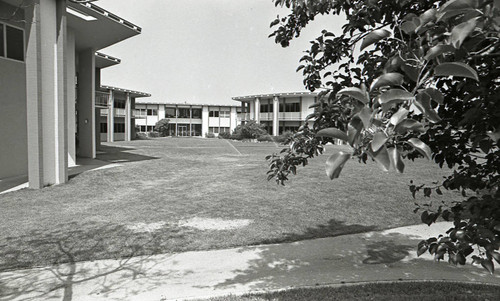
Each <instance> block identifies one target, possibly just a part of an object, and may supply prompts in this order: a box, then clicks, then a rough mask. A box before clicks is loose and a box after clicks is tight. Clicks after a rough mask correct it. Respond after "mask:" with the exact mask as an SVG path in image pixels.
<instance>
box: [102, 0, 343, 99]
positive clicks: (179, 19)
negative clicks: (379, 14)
mask: <svg viewBox="0 0 500 301" xmlns="http://www.w3.org/2000/svg"><path fill="white" fill-rule="evenodd" d="M95 4H97V5H98V6H101V7H102V8H104V9H106V10H109V11H111V12H113V13H114V14H116V15H118V16H120V17H122V18H124V19H126V20H128V21H130V22H132V23H134V24H136V25H138V26H140V27H141V28H142V33H141V34H140V35H138V36H135V37H132V38H129V39H127V40H125V41H122V42H120V43H118V44H115V45H113V46H111V47H108V48H105V49H102V50H99V51H100V52H103V53H105V54H108V55H111V56H115V57H118V58H120V59H121V60H122V62H121V64H119V65H117V66H113V67H109V68H106V69H103V70H102V84H103V85H110V86H116V87H120V88H125V89H130V90H137V91H141V92H146V93H150V94H152V96H151V97H150V98H149V100H151V101H155V102H156V101H158V102H175V103H184V102H186V103H204V104H210V103H216V104H235V102H234V101H232V100H231V98H232V97H234V96H244V95H254V94H267V93H282V92H283V93H285V92H301V91H304V85H303V83H302V79H303V78H302V75H301V73H296V72H295V70H296V69H297V67H298V66H299V59H300V58H301V57H302V55H303V51H305V50H307V49H309V45H310V43H309V41H310V40H313V39H314V38H316V37H318V36H319V35H320V33H321V30H322V29H324V28H325V29H329V30H331V31H338V30H339V28H340V26H341V25H342V20H340V19H339V18H336V17H332V16H328V17H323V18H318V19H316V21H314V22H313V23H311V26H310V27H308V28H306V30H305V31H304V32H303V33H302V34H301V37H300V38H299V39H298V40H296V41H293V42H292V44H291V46H290V47H287V48H282V47H281V46H279V45H278V44H275V43H274V38H268V35H269V34H270V33H271V32H272V30H271V29H270V27H269V24H270V23H271V21H273V20H274V18H276V16H277V15H278V14H279V15H280V16H285V15H286V14H287V13H288V10H287V9H286V8H280V7H278V8H276V7H275V6H274V3H273V2H272V0H141V1H138V0H100V1H97V2H95Z"/></svg>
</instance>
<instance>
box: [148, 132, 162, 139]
mask: <svg viewBox="0 0 500 301" xmlns="http://www.w3.org/2000/svg"><path fill="white" fill-rule="evenodd" d="M148 137H150V138H158V137H160V133H158V132H148Z"/></svg>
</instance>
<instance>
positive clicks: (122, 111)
mask: <svg viewBox="0 0 500 301" xmlns="http://www.w3.org/2000/svg"><path fill="white" fill-rule="evenodd" d="M125 113H126V112H125V109H118V108H116V109H115V116H121V117H125Z"/></svg>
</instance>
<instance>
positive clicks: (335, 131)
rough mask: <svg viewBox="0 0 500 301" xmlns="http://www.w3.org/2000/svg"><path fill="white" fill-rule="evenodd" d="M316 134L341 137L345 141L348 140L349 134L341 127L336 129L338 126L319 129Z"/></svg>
mask: <svg viewBox="0 0 500 301" xmlns="http://www.w3.org/2000/svg"><path fill="white" fill-rule="evenodd" d="M316 136H318V137H328V138H336V139H340V140H343V141H347V134H346V133H344V132H343V131H341V130H339V129H336V128H327V129H322V130H320V131H318V133H316Z"/></svg>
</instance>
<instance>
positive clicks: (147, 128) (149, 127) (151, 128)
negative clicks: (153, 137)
mask: <svg viewBox="0 0 500 301" xmlns="http://www.w3.org/2000/svg"><path fill="white" fill-rule="evenodd" d="M154 129H155V127H154V126H153V125H148V126H147V127H146V131H148V132H152V131H153V130H154Z"/></svg>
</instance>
